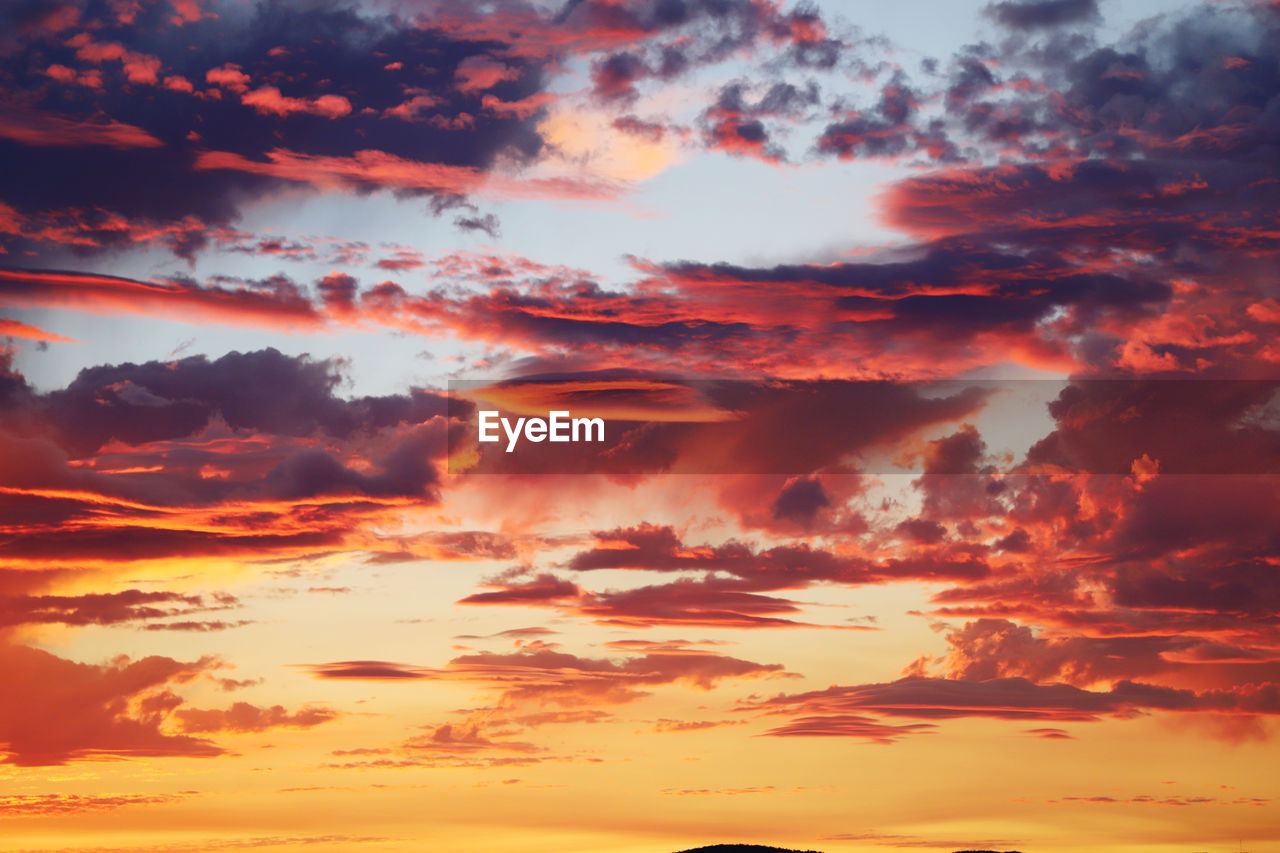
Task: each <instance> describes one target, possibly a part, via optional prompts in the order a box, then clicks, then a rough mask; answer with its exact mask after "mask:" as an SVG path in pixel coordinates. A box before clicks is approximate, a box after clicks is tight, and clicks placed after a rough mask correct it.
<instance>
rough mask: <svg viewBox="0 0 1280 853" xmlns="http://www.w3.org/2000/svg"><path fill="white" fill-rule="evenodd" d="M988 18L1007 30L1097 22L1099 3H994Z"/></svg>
mask: <svg viewBox="0 0 1280 853" xmlns="http://www.w3.org/2000/svg"><path fill="white" fill-rule="evenodd" d="M987 14H989V15H990V16H991V17H993V18H995V20H996V21H998V22H999V23H1001V24H1003V25H1004V26H1006V27H1011V28H1013V29H1020V30H1023V29H1036V28H1040V27H1056V26H1061V25H1062V24H1074V23H1079V22H1081V21H1096V20H1099V18H1100V17H1101V16H1100V15H1099V14H1098V4H1097V0H1024V2H1004V3H993V4H992V5H990V6H988V7H987Z"/></svg>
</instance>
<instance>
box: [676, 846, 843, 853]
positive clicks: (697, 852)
mask: <svg viewBox="0 0 1280 853" xmlns="http://www.w3.org/2000/svg"><path fill="white" fill-rule="evenodd" d="M676 853H818V851H817V850H792V849H790V848H788V847H766V846H765V845H763V844H712V845H711V846H710V847H692V848H690V849H688V850H678V851H676Z"/></svg>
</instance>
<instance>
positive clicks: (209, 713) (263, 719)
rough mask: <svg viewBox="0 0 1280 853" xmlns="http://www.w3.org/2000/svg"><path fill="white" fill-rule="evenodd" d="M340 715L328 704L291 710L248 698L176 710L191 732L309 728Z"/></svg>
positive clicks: (179, 724) (180, 724)
mask: <svg viewBox="0 0 1280 853" xmlns="http://www.w3.org/2000/svg"><path fill="white" fill-rule="evenodd" d="M337 716H338V714H337V712H336V711H333V710H331V709H328V708H304V709H302V710H300V711H296V712H292V713H291V712H289V711H287V710H285V708H284V706H283V705H272V706H271V707H270V708H262V707H259V706H257V705H251V704H249V703H248V702H235V703H233V704H232V705H231V707H230V708H226V709H204V710H202V709H199V708H179V709H178V710H176V711H174V717H175V718H176V719H177V721H178V727H179V728H180V729H181V730H182V731H183V732H186V733H187V734H212V733H214V732H235V733H245V732H262V731H266V730H267V729H275V728H292V729H309V728H311V727H313V726H318V725H320V724H321V723H327V722H329V721H330V720H333V719H335V718H336V717H337Z"/></svg>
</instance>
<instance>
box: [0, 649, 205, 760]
mask: <svg viewBox="0 0 1280 853" xmlns="http://www.w3.org/2000/svg"><path fill="white" fill-rule="evenodd" d="M210 665H211V661H209V660H207V659H206V660H200V661H193V662H182V661H177V660H174V659H173V658H168V657H163V656H159V655H152V656H150V657H145V658H142V659H140V660H136V661H130V660H128V659H127V658H126V659H120V660H117V661H116V662H114V663H111V664H105V665H97V666H95V665H92V664H83V663H76V662H74V661H70V660H66V659H65V658H60V657H57V656H55V655H52V654H50V653H49V652H45V651H41V650H40V649H36V648H32V647H30V646H21V645H11V644H7V643H6V644H2V645H0V681H3V682H4V683H5V684H7V685H9V687H8V688H7V689H6V690H5V693H4V698H3V700H0V743H3V744H4V745H5V746H4V753H5V757H4V763H8V764H16V765H19V766H24V767H32V766H43V765H53V764H65V763H67V762H68V761H73V760H83V759H91V758H95V757H103V756H107V757H115V758H137V757H154V756H186V757H208V756H215V755H220V754H221V753H222V751H223V750H222V749H220V748H219V747H217V746H215V745H214V744H213V743H211V742H210V741H208V740H205V739H202V738H196V737H191V736H189V735H182V734H168V733H166V732H165V731H164V730H163V728H162V726H163V724H164V722H165V719H166V718H167V716H168V714H169V712H170V711H171V710H172V709H173V707H174V706H175V705H176V704H178V703H180V702H181V701H182V700H181V699H180V698H178V697H177V696H175V695H174V694H173V693H172V692H171V691H170V689H169V688H170V687H171V686H173V685H181V684H183V683H186V682H189V681H191V680H192V679H194V678H196V677H197V676H199V675H200V674H201V673H203V672H204V671H205V670H206V669H208V668H209V667H210Z"/></svg>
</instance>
